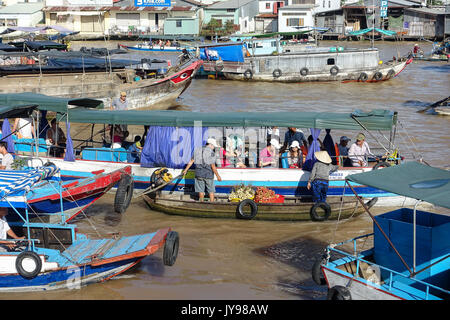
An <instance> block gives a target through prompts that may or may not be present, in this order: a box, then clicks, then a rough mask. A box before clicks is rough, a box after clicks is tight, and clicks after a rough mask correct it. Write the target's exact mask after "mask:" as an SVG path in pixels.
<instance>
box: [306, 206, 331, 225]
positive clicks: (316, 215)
mask: <svg viewBox="0 0 450 320" xmlns="http://www.w3.org/2000/svg"><path fill="white" fill-rule="evenodd" d="M319 208H320V209H323V210H324V214H323V215H320V214H319V213H318V212H317V209H319ZM330 214H331V207H330V205H329V204H328V203H326V202H318V203H315V204H314V205H313V206H312V207H311V209H310V210H309V215H310V217H311V220H312V221H325V220H327V219H328V218H329V217H330Z"/></svg>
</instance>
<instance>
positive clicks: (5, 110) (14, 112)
mask: <svg viewBox="0 0 450 320" xmlns="http://www.w3.org/2000/svg"><path fill="white" fill-rule="evenodd" d="M35 109H37V106H36V105H34V106H33V105H23V106H17V105H14V106H2V105H0V119H5V118H28V117H29V116H30V114H31V112H32V111H33V110H35Z"/></svg>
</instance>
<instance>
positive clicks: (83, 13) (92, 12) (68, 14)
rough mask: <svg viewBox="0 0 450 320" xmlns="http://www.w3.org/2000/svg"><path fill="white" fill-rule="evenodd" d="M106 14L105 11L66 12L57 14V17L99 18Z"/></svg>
mask: <svg viewBox="0 0 450 320" xmlns="http://www.w3.org/2000/svg"><path fill="white" fill-rule="evenodd" d="M102 14H105V11H64V12H57V13H56V15H57V16H98V15H102Z"/></svg>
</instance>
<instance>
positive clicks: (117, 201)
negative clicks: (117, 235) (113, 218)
mask: <svg viewBox="0 0 450 320" xmlns="http://www.w3.org/2000/svg"><path fill="white" fill-rule="evenodd" d="M133 191H134V182H133V177H132V176H130V175H124V176H123V177H122V179H120V181H119V186H118V187H117V191H116V196H115V198H114V211H115V212H117V213H124V212H125V211H126V210H127V208H128V206H129V205H130V202H131V198H132V197H133Z"/></svg>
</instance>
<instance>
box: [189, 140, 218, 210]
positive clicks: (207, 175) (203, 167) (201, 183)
mask: <svg viewBox="0 0 450 320" xmlns="http://www.w3.org/2000/svg"><path fill="white" fill-rule="evenodd" d="M214 148H219V145H218V144H217V142H216V140H215V139H213V138H209V139H208V140H207V142H206V145H205V146H204V147H201V148H197V149H195V150H194V157H193V158H192V159H191V161H189V163H188V164H187V166H186V168H185V169H184V170H183V176H185V175H186V173H187V172H188V170H189V168H190V167H191V166H192V165H193V164H194V163H195V183H194V186H195V192H198V197H199V201H203V199H204V197H205V191H207V192H208V194H209V200H210V201H211V202H213V201H214V193H215V192H216V188H215V186H214V175H216V177H217V180H218V181H222V178H221V177H220V175H219V172H218V171H217V168H216V154H215V153H214Z"/></svg>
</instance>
